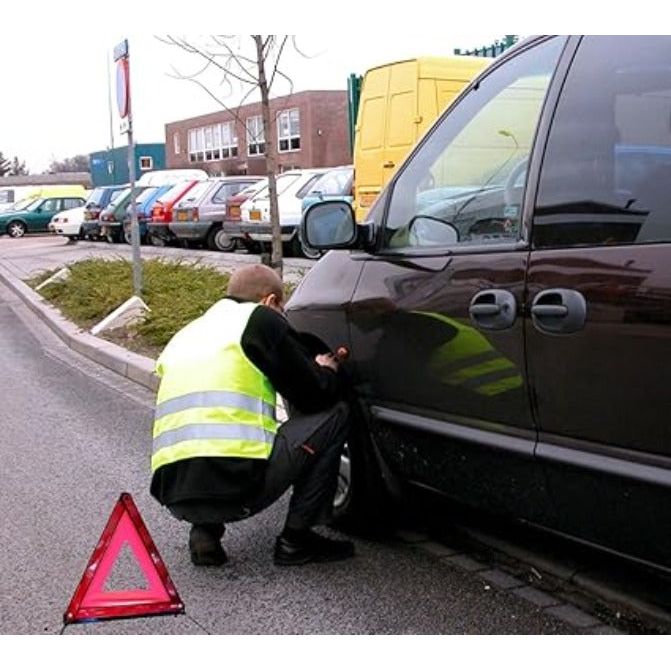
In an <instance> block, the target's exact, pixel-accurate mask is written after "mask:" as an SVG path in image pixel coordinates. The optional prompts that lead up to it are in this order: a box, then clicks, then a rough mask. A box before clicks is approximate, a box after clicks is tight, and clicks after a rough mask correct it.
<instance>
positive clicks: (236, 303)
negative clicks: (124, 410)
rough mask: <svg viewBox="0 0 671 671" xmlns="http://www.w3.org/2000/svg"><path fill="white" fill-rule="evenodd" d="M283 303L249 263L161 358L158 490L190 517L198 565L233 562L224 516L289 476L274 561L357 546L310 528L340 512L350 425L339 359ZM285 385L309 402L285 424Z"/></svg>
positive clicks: (257, 503) (277, 284) (297, 560)
mask: <svg viewBox="0 0 671 671" xmlns="http://www.w3.org/2000/svg"><path fill="white" fill-rule="evenodd" d="M283 306H284V293H283V287H282V282H281V280H280V278H279V276H278V275H277V274H276V273H275V272H274V271H273V270H271V269H270V268H268V267H266V266H261V265H252V266H246V267H243V268H241V269H239V270H237V271H235V272H234V273H233V274H232V276H231V278H230V281H229V285H228V291H227V297H226V298H225V299H223V300H221V301H219V302H218V303H216V304H215V305H213V306H212V307H211V308H210V309H209V310H208V311H207V312H206V313H205V314H204V315H203V316H202V317H200V318H199V319H196V320H195V321H193V322H191V323H190V324H188V325H187V326H185V327H184V328H183V329H182V330H181V331H179V332H178V333H177V334H175V336H174V337H173V338H172V340H171V341H170V342H169V343H168V345H167V346H166V348H165V350H164V351H163V352H162V353H161V355H160V357H159V359H158V361H157V365H156V370H157V373H158V375H159V376H160V378H161V383H160V387H159V390H158V396H157V401H156V414H155V420H154V431H153V454H152V459H151V467H152V474H153V475H152V481H151V493H152V495H153V496H154V497H155V498H156V499H157V500H158V501H159V502H160V503H161V504H162V505H164V506H166V507H167V508H168V510H169V511H170V512H171V513H172V515H174V516H175V517H176V518H178V519H181V520H186V521H187V522H190V523H191V532H190V536H189V549H190V552H191V560H192V562H193V563H194V564H196V565H201V566H218V565H221V564H223V563H225V562H226V560H227V557H226V553H225V551H224V549H223V547H222V544H221V539H222V537H223V535H224V528H225V527H224V524H225V523H227V522H235V521H239V520H242V519H245V518H247V517H249V516H251V515H254V514H256V513H258V512H259V511H261V510H263V509H264V508H267V507H268V506H270V505H271V504H272V503H273V502H274V501H276V500H277V499H278V498H280V497H281V496H282V494H283V493H284V492H285V491H286V490H287V489H288V488H289V487H290V486H293V493H292V496H291V500H290V503H289V511H288V515H287V519H286V522H285V525H284V529H283V530H282V531H281V533H280V535H279V536H278V537H277V541H276V543H275V554H274V561H275V563H276V564H278V565H297V564H306V563H308V562H325V561H333V560H338V559H346V558H348V557H351V556H352V555H353V554H354V546H353V545H352V543H350V542H347V541H336V540H333V539H329V538H325V537H324V536H321V535H319V534H317V533H316V532H314V531H313V530H312V527H313V526H316V525H319V524H324V523H326V522H328V521H329V519H330V515H331V511H332V505H333V498H334V495H335V491H336V486H337V479H338V470H339V463H340V456H341V452H342V448H343V444H344V441H345V439H346V435H347V424H348V406H347V404H346V403H345V402H344V401H342V400H340V399H341V398H342V393H341V392H342V390H341V379H340V376H339V375H338V362H337V360H336V359H335V357H334V356H333V355H331V354H320V355H317V356H316V357H314V356H312V355H310V354H309V353H308V350H307V349H306V348H305V347H304V346H303V345H302V344H301V338H300V336H299V334H298V333H296V331H294V330H293V329H292V328H291V326H290V325H289V323H288V322H287V320H286V319H285V317H284V315H283ZM276 393H279V394H281V395H282V397H284V398H285V399H286V400H287V401H288V402H289V403H290V404H291V406H292V408H296V409H297V411H298V413H299V414H294V416H292V418H291V419H290V420H289V421H287V422H286V423H284V424H283V425H281V426H278V422H277V420H276V418H275V404H276Z"/></svg>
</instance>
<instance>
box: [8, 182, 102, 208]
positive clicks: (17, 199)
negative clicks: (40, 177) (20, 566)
mask: <svg viewBox="0 0 671 671" xmlns="http://www.w3.org/2000/svg"><path fill="white" fill-rule="evenodd" d="M88 193H89V192H88V191H87V190H86V189H85V188H84V187H83V186H81V185H80V184H44V185H42V184H36V185H32V186H30V185H25V186H24V185H21V186H7V187H0V203H3V207H1V208H0V211H3V210H20V209H23V207H25V206H26V205H28V203H30V202H31V201H33V200H37V199H38V198H84V199H86V198H87V196H88Z"/></svg>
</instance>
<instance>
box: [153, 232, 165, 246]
mask: <svg viewBox="0 0 671 671" xmlns="http://www.w3.org/2000/svg"><path fill="white" fill-rule="evenodd" d="M149 244H151V245H153V246H154V247H165V246H166V242H165V238H162V237H161V236H160V235H156V234H155V233H150V234H149Z"/></svg>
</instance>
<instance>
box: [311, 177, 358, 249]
mask: <svg viewBox="0 0 671 671" xmlns="http://www.w3.org/2000/svg"><path fill="white" fill-rule="evenodd" d="M353 182H354V167H353V166H351V165H346V166H342V167H340V168H333V169H332V170H329V171H328V172H327V173H325V174H324V175H322V176H321V177H320V178H319V179H318V180H317V181H316V182H315V183H314V185H313V186H312V188H311V189H310V191H309V192H308V194H307V196H305V198H303V202H302V203H301V212H302V213H305V212H306V210H308V209H309V208H310V207H311V206H312V205H314V204H315V203H319V202H322V201H325V200H342V201H344V202H346V203H351V202H353V200H354V197H353V195H352V189H353V188H354V184H353ZM298 233H299V236H300V228H299V229H298ZM299 240H300V244H301V251H302V253H303V256H306V257H307V258H309V259H318V258H319V257H320V256H321V255H322V253H321V252H320V251H319V250H318V249H312V248H311V247H308V246H307V245H305V244H304V243H303V240H302V238H300V237H299Z"/></svg>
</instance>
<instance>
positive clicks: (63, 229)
mask: <svg viewBox="0 0 671 671" xmlns="http://www.w3.org/2000/svg"><path fill="white" fill-rule="evenodd" d="M85 209H86V208H84V207H75V208H74V209H72V210H63V212H59V213H58V214H56V215H54V216H53V217H52V218H51V221H50V222H49V230H50V231H53V232H54V233H58V235H64V236H65V237H66V238H68V239H70V240H79V239H80V238H81V235H82V224H83V223H84V210H85Z"/></svg>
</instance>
